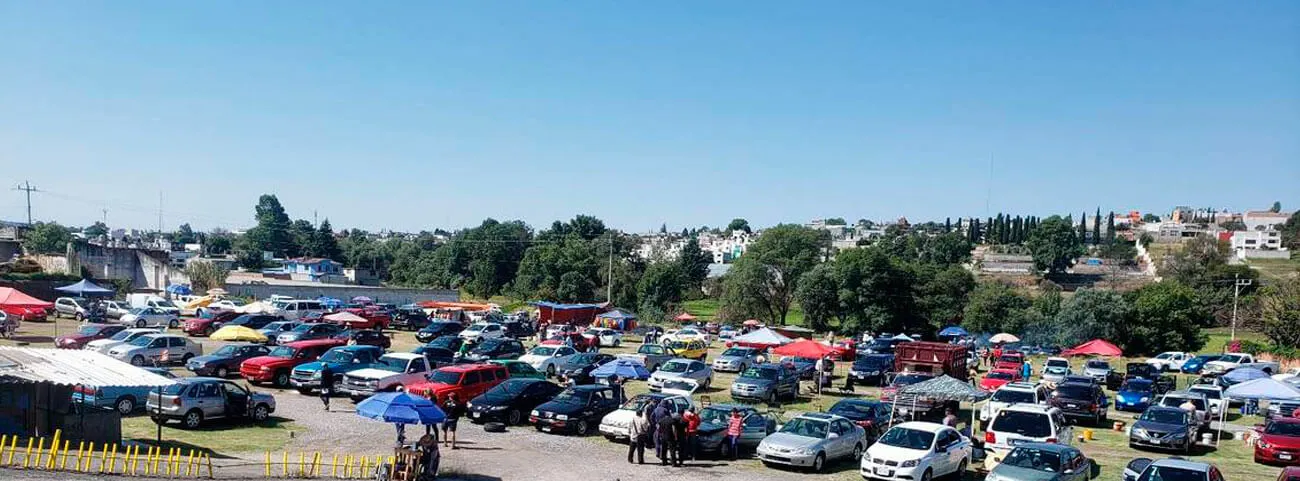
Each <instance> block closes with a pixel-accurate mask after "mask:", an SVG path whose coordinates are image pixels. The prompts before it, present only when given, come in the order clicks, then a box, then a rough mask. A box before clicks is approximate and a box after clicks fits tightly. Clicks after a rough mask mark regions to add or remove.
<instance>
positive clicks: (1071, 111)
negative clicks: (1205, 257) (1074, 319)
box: [0, 0, 1300, 231]
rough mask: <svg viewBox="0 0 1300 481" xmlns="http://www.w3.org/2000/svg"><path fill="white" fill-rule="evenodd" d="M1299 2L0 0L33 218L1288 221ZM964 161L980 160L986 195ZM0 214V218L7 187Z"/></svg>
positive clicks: (653, 222)
mask: <svg viewBox="0 0 1300 481" xmlns="http://www.w3.org/2000/svg"><path fill="white" fill-rule="evenodd" d="M1298 19H1300V3H1298V2H1291V1H1261V2H1158V1H1150V2H1079V3H1076V4H1072V5H1063V4H1061V2H1009V1H1008V2H859V1H850V2H759V1H752V0H750V1H728V2H694V1H690V2H686V1H682V2H610V1H596V2H574V1H570V2H524V1H515V2H493V1H486V2H458V3H442V2H437V3H435V2H411V3H400V4H399V3H395V2H380V4H379V5H375V4H359V3H355V2H210V3H200V2H184V4H177V3H176V2H128V1H122V2H88V3H82V2H31V1H12V0H0V165H3V168H2V169H0V176H2V177H3V180H4V183H5V184H14V183H17V182H19V181H21V180H30V181H31V182H32V183H33V184H34V185H36V186H37V187H39V188H42V189H45V190H48V191H49V192H48V193H37V194H35V195H34V199H33V201H34V204H35V216H36V218H37V219H43V220H51V219H53V220H58V221H60V222H63V223H68V224H74V225H79V224H86V223H89V222H92V221H94V220H98V219H99V218H100V217H101V215H102V213H101V209H105V208H106V209H108V211H109V212H108V219H109V223H110V224H113V225H115V226H121V225H127V226H135V227H152V226H154V225H155V224H156V222H157V213H156V209H157V205H158V198H159V193H160V192H161V193H162V196H163V199H164V204H165V208H164V223H165V224H166V226H167V227H168V228H173V227H174V226H175V225H176V224H178V223H179V222H181V221H189V222H191V223H192V224H194V225H195V226H201V227H205V228H207V227H212V226H223V227H227V228H231V227H241V226H245V225H248V224H251V222H252V206H253V204H254V203H255V201H256V197H257V196H258V195H259V194H261V193H275V194H277V195H278V196H279V197H280V199H281V201H282V202H283V203H284V204H285V206H286V208H287V209H288V210H289V214H290V215H291V216H293V217H295V218H307V219H310V218H311V217H312V213H313V211H315V212H317V213H319V215H320V216H321V217H329V218H330V219H331V221H332V222H333V223H334V225H335V226H336V227H340V226H347V227H351V226H358V227H362V228H368V229H378V228H382V227H389V228H394V229H399V230H419V229H432V228H434V227H457V226H464V225H471V224H477V223H478V221H479V220H481V219H483V218H484V217H489V216H491V217H494V218H497V219H516V218H518V219H523V220H525V221H528V222H529V223H530V224H532V225H534V226H538V227H543V226H546V225H548V224H549V223H550V221H552V220H554V219H561V218H569V217H572V216H573V215H574V214H576V213H588V214H592V215H596V216H599V217H601V218H603V219H605V220H606V221H607V222H609V223H610V224H612V225H614V226H617V227H620V228H623V229H628V230H635V231H643V230H648V229H651V228H657V227H658V226H659V224H660V223H665V222H666V223H667V224H668V225H669V226H670V227H672V228H674V229H680V228H681V227H684V226H699V225H715V226H716V225H719V224H723V223H725V222H726V221H728V220H729V219H731V218H732V217H737V216H739V217H746V218H748V219H750V221H751V223H753V224H756V225H770V224H775V223H778V222H804V221H807V220H809V219H812V218H816V217H825V216H840V217H845V218H848V219H849V220H854V219H857V218H863V217H865V218H869V219H888V218H895V217H897V216H900V215H905V216H907V217H909V218H910V219H913V220H918V219H938V220H942V219H943V218H944V217H947V216H953V217H956V216H963V215H965V216H970V215H975V216H985V215H987V214H988V212H989V211H988V210H986V207H985V206H986V202H987V204H988V205H990V206H991V209H992V210H993V211H994V212H996V211H998V210H1002V211H1010V212H1016V213H1032V214H1041V215H1045V214H1051V213H1057V212H1074V213H1077V212H1080V211H1084V210H1086V211H1089V212H1091V211H1092V210H1093V209H1094V208H1096V207H1098V206H1100V207H1101V208H1102V209H1103V210H1110V209H1114V210H1117V211H1118V210H1128V209H1140V210H1143V211H1147V210H1161V211H1163V210H1166V209H1168V208H1170V207H1172V206H1173V205H1178V204H1192V205H1197V206H1214V207H1225V208H1234V209H1247V208H1263V207H1267V206H1268V205H1269V204H1271V203H1272V201H1274V200H1280V201H1282V202H1283V204H1284V206H1289V207H1292V208H1295V207H1300V195H1298V194H1300V20H1298ZM990 158H991V159H992V160H993V169H992V180H991V182H990V168H989V166H990ZM4 192H5V194H4V196H3V197H0V218H3V219H10V220H22V219H24V218H25V216H26V214H25V211H24V208H23V199H22V196H21V194H20V193H19V192H14V191H7V190H6V191H4Z"/></svg>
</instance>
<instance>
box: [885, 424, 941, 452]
mask: <svg viewBox="0 0 1300 481" xmlns="http://www.w3.org/2000/svg"><path fill="white" fill-rule="evenodd" d="M877 442H879V443H881V444H884V445H885V446H894V447H897V448H906V449H920V450H928V449H930V443H932V442H934V433H931V432H927V431H921V430H917V429H908V428H900V427H894V428H890V430H889V431H888V432H886V433H885V435H884V436H881V437H880V441H877Z"/></svg>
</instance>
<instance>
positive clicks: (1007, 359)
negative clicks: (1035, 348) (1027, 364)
mask: <svg viewBox="0 0 1300 481" xmlns="http://www.w3.org/2000/svg"><path fill="white" fill-rule="evenodd" d="M998 360H999V361H1003V362H1022V361H1024V360H1025V358H1024V357H1021V356H1013V355H1011V354H1007V355H1005V356H1002V357H1001V358H998Z"/></svg>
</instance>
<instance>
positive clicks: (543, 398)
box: [466, 364, 564, 426]
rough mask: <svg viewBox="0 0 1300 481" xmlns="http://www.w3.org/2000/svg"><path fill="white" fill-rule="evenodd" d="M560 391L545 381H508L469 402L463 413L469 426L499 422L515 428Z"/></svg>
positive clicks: (524, 379)
mask: <svg viewBox="0 0 1300 481" xmlns="http://www.w3.org/2000/svg"><path fill="white" fill-rule="evenodd" d="M524 366H527V364H524ZM563 390H564V388H562V387H560V386H557V385H555V384H554V383H552V382H549V381H547V380H545V379H528V378H522V379H516V378H510V379H507V380H505V381H504V382H502V383H501V384H497V385H496V386H494V387H492V389H488V390H487V392H484V393H483V394H480V395H479V396H477V397H475V398H473V399H471V400H469V402H468V404H466V411H467V413H468V416H469V420H470V422H474V423H487V422H503V423H506V424H507V425H510V426H516V425H519V424H522V423H523V422H524V421H527V420H528V417H527V416H528V414H527V413H530V412H532V410H533V409H536V408H537V406H540V405H542V404H544V403H546V402H549V401H550V400H552V399H554V398H555V396H556V395H558V394H559V393H560V392H561V391H563Z"/></svg>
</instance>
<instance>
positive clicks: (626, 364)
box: [591, 359, 650, 381]
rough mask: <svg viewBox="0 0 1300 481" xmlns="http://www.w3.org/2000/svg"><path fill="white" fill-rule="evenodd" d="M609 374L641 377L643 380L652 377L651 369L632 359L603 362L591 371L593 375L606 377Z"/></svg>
mask: <svg viewBox="0 0 1300 481" xmlns="http://www.w3.org/2000/svg"><path fill="white" fill-rule="evenodd" d="M609 376H618V377H621V378H626V379H640V380H642V381H644V380H646V379H650V370H649V369H646V368H645V364H641V363H639V362H636V361H635V360H632V359H615V360H613V361H609V362H607V363H605V364H602V365H601V366H600V367H598V368H596V369H593V370H592V371H591V377H594V378H597V379H599V378H606V377H609Z"/></svg>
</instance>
